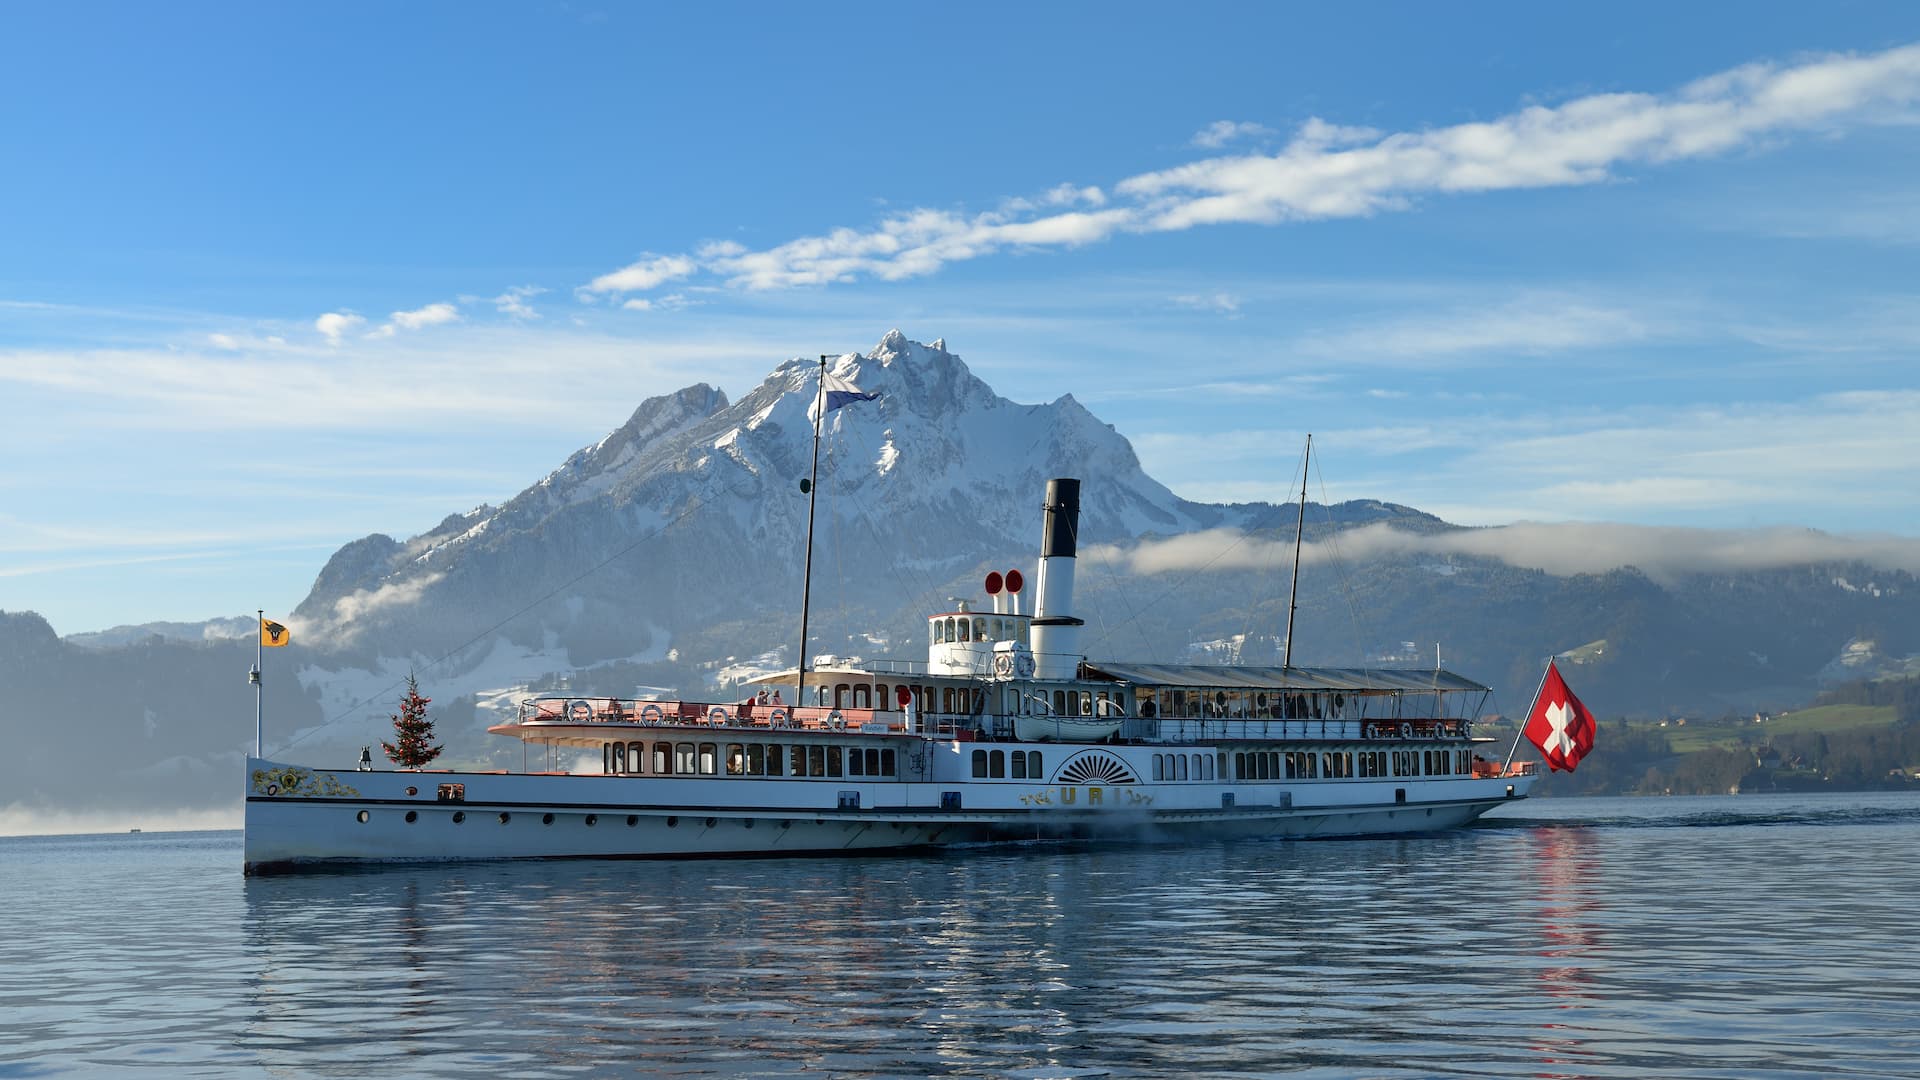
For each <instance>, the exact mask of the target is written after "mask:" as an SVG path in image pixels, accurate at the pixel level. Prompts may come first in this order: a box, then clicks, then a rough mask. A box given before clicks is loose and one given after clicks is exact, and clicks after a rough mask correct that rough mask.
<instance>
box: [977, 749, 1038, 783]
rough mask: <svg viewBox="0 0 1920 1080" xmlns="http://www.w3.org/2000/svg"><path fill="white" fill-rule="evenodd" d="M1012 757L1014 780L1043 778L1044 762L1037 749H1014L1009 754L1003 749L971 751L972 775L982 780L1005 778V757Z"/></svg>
mask: <svg viewBox="0 0 1920 1080" xmlns="http://www.w3.org/2000/svg"><path fill="white" fill-rule="evenodd" d="M1008 758H1012V759H1013V776H1012V778H1013V779H1015V780H1039V779H1042V778H1044V776H1045V773H1044V768H1045V763H1044V762H1043V761H1042V760H1041V757H1040V751H1038V750H1015V751H1013V752H1012V753H1011V754H1009V753H1008V752H1007V751H1005V750H992V751H988V750H975V751H974V752H973V775H974V777H975V778H977V779H982V780H1005V779H1007V778H1008V776H1007V759H1008Z"/></svg>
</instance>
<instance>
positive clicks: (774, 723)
mask: <svg viewBox="0 0 1920 1080" xmlns="http://www.w3.org/2000/svg"><path fill="white" fill-rule="evenodd" d="M767 726H768V727H786V726H787V710H785V709H775V710H773V711H772V712H770V713H768V714H767Z"/></svg>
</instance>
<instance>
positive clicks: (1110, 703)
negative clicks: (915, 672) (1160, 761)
mask: <svg viewBox="0 0 1920 1080" xmlns="http://www.w3.org/2000/svg"><path fill="white" fill-rule="evenodd" d="M902 685H906V686H907V689H908V690H910V691H912V693H913V699H914V704H915V706H916V707H917V708H918V709H919V710H920V711H921V712H922V713H927V712H942V713H953V714H958V715H962V716H978V715H980V714H981V713H984V712H986V711H987V692H986V691H985V690H981V689H976V688H973V687H967V686H913V685H909V684H902ZM817 693H818V695H819V696H818V700H819V703H820V704H821V705H823V706H824V705H826V704H827V693H828V689H827V687H825V686H821V687H819V688H818V689H817ZM832 693H833V702H832V707H833V708H836V709H879V710H882V711H887V710H891V709H893V708H894V687H892V686H890V685H889V684H887V683H874V684H872V685H868V684H867V683H836V684H834V686H833V689H832ZM1049 710H1051V711H1049ZM1006 711H1007V714H1008V715H1017V716H1035V715H1041V716H1124V715H1126V698H1125V697H1124V696H1123V695H1122V694H1121V693H1120V692H1119V691H1107V690H1098V691H1094V690H1077V691H1076V690H1055V691H1054V692H1053V696H1052V697H1051V698H1050V699H1049V698H1048V697H1046V696H1044V695H1043V696H1041V697H1040V700H1039V702H1038V703H1036V702H1035V701H1034V700H1033V698H1032V697H1029V696H1028V695H1027V694H1025V693H1022V692H1021V691H1019V690H1017V689H1014V688H1012V687H1009V688H1008V689H1007V699H1006Z"/></svg>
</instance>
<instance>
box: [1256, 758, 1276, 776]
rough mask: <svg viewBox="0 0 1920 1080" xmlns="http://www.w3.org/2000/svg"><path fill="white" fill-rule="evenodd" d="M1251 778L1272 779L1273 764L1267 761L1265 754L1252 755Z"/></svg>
mask: <svg viewBox="0 0 1920 1080" xmlns="http://www.w3.org/2000/svg"><path fill="white" fill-rule="evenodd" d="M1253 778H1254V779H1255V780H1271V779H1273V766H1272V765H1271V764H1269V763H1268V762H1267V755H1265V754H1254V755H1253Z"/></svg>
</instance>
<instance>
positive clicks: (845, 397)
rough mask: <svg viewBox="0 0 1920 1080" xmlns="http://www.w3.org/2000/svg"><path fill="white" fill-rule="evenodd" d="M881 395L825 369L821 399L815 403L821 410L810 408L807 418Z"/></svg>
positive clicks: (822, 377)
mask: <svg viewBox="0 0 1920 1080" xmlns="http://www.w3.org/2000/svg"><path fill="white" fill-rule="evenodd" d="M879 396H880V395H879V394H877V393H875V394H869V393H867V392H866V391H865V390H862V389H860V388H859V387H857V386H855V385H853V383H852V382H850V381H848V380H846V379H843V378H841V377H840V376H838V375H835V374H833V373H832V372H830V371H823V372H821V373H820V399H819V401H818V402H816V404H815V408H817V409H819V410H820V411H819V412H818V413H816V412H815V410H814V409H808V410H807V419H809V420H813V419H817V418H818V417H820V416H825V415H826V414H827V413H830V412H832V411H833V410H835V409H837V408H839V407H840V406H842V405H851V404H853V403H854V402H856V401H872V400H873V399H875V398H877V397H879Z"/></svg>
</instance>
